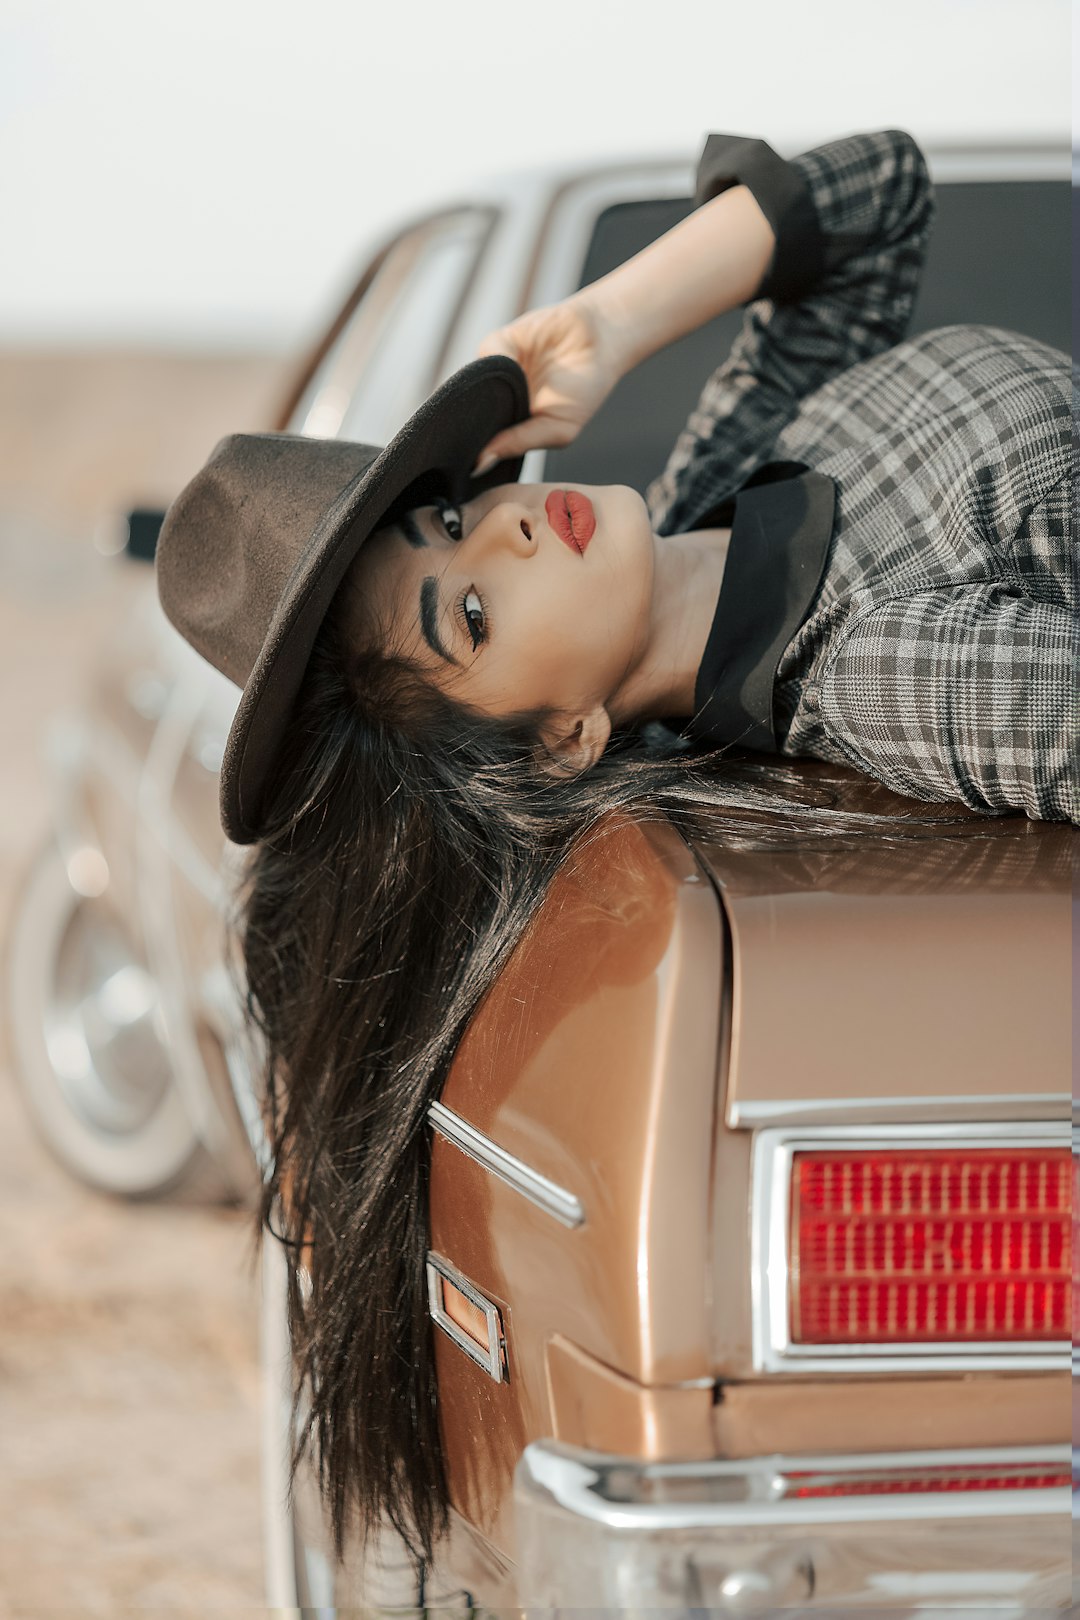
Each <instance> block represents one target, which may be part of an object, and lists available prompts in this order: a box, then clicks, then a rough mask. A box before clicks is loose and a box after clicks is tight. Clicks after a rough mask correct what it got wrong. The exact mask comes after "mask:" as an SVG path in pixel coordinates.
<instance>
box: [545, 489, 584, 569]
mask: <svg viewBox="0 0 1080 1620" xmlns="http://www.w3.org/2000/svg"><path fill="white" fill-rule="evenodd" d="M544 511H545V512H546V513H547V515H548V521H549V523H550V524H551V527H552V528H553V529H554V530H555V533H556V534H557V535H558V537H559V539H560V540H563V541H565V542H566V544H567V545H568V546H569V547H570V550H571V551H576V552H577V554H578V556H579V557H583V556H584V555H585V547H586V546H587V545H588V543H589V541H590V540H591V539H592V537H593V531H594V529H595V528H596V513H595V512H594V511H593V509H592V502H591V501H590V500H588V499H587V498H586V497H585V496H584V495H579V494H578V492H577V490H576V489H553V490H552V492H551V494H550V495H549V496H548V498H547V500H546V501H545V502H544Z"/></svg>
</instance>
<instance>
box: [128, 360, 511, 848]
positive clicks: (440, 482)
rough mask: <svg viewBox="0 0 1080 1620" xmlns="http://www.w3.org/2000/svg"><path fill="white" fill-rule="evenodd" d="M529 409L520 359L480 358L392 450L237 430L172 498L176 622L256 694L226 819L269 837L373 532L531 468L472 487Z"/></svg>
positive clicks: (224, 807)
mask: <svg viewBox="0 0 1080 1620" xmlns="http://www.w3.org/2000/svg"><path fill="white" fill-rule="evenodd" d="M528 414H529V390H528V384H527V382H526V379H525V373H524V372H523V371H522V369H521V367H520V366H519V365H518V364H517V362H516V361H515V360H512V359H511V358H510V357H509V356H508V355H489V356H485V357H484V358H482V359H479V360H473V361H470V362H469V364H468V365H465V366H462V368H461V369H460V370H459V371H456V372H455V373H454V374H453V376H451V377H448V378H447V379H446V381H445V382H444V383H441V384H440V386H439V387H438V388H437V389H436V390H435V391H434V393H432V394H431V395H430V396H429V397H428V398H427V399H426V400H425V401H424V403H423V404H422V405H421V406H420V407H419V409H418V410H417V411H416V412H414V414H413V415H412V416H411V417H410V418H409V420H408V421H407V422H406V423H405V425H404V427H403V428H402V429H401V431H400V432H399V433H397V434H395V436H394V438H393V439H392V440H391V441H390V443H389V444H388V445H386V446H385V447H380V446H379V445H371V444H356V443H353V442H352V441H349V440H345V439H312V438H307V437H305V436H304V435H301V434H291V433H234V434H230V435H229V436H228V437H227V438H224V439H222V440H221V442H220V443H219V444H218V445H216V446H215V448H214V450H213V452H212V454H211V455H210V458H209V460H208V461H207V462H206V465H205V466H204V467H202V468H201V470H200V471H199V472H198V473H196V475H195V477H194V478H193V479H192V480H191V482H190V483H189V484H188V485H187V486H186V487H185V488H184V489H183V490H182V491H181V493H180V494H179V495H178V496H177V498H176V500H175V501H173V503H172V505H171V506H170V507H169V510H168V512H167V513H166V516H165V521H164V523H163V524H162V528H161V534H160V536H159V538H158V544H157V554H156V570H157V585H158V594H159V596H160V598H161V605H162V607H163V608H164V610H165V613H166V615H167V617H168V618H169V619H170V620H171V622H172V623H173V624H174V625H175V626H176V628H177V629H178V630H179V631H180V633H181V635H182V636H184V637H185V638H186V639H187V640H188V641H189V642H190V643H191V645H192V646H193V647H194V648H196V650H197V651H198V652H200V653H201V654H202V655H203V657H204V658H206V659H208V660H209V662H210V663H211V664H213V666H214V668H215V669H218V670H220V671H221V673H222V674H223V675H227V676H228V677H229V679H230V680H232V681H235V683H236V684H237V686H240V687H242V688H243V694H242V696H241V698H240V703H239V706H238V708H237V710H236V714H235V717H234V719H233V723H232V726H231V728H230V730H229V736H228V740H227V742H226V745H225V753H224V758H223V760H222V766H221V779H220V789H219V802H220V810H221V824H222V826H223V828H224V829H225V833H226V835H227V836H228V837H229V838H230V839H232V840H233V842H234V843H238V844H250V843H254V842H255V841H256V840H257V839H258V838H259V837H260V825H261V815H260V811H261V806H262V802H263V798H264V795H265V792H266V788H267V784H268V782H269V781H270V780H271V778H272V773H273V770H274V766H275V761H276V758H277V755H278V751H279V749H280V747H281V743H282V739H283V737H284V735H285V732H286V729H287V727H288V723H289V717H290V715H291V714H292V711H293V708H294V705H295V702H296V698H297V694H298V693H299V690H300V686H301V683H302V681H303V679H304V672H305V670H306V669H307V666H308V661H309V659H310V656H311V651H312V648H313V646H314V644H315V640H316V637H317V636H318V633H319V629H320V626H321V625H322V622H323V620H324V618H325V617H326V614H327V611H328V610H329V607H330V604H331V602H332V600H333V597H334V593H335V592H336V590H337V588H338V586H339V585H340V584H341V581H342V579H343V578H344V576H345V573H346V571H347V569H348V567H349V564H350V563H351V562H352V561H353V559H354V558H355V556H356V554H357V552H358V551H359V550H360V547H361V546H362V545H363V543H364V541H365V540H366V539H367V537H368V536H369V535H370V534H371V533H372V532H373V531H374V530H375V529H377V528H380V527H382V526H383V525H385V524H387V523H393V522H395V521H396V519H397V518H398V517H400V516H401V515H402V513H404V512H407V511H408V510H409V509H410V508H411V507H413V506H420V505H423V504H424V503H425V502H427V501H430V500H431V499H433V498H434V497H436V496H438V495H443V496H446V497H447V498H448V499H450V500H451V501H460V500H464V499H468V498H471V497H472V496H474V495H477V494H479V493H481V492H482V491H483V490H485V489H488V488H492V487H494V486H495V485H496V484H504V483H516V482H517V480H518V478H519V477H520V476H521V467H522V462H523V458H522V457H520V456H518V457H512V458H510V459H508V460H506V461H500V462H498V463H497V464H496V465H495V466H494V467H492V468H491V469H490V470H489V471H488V472H486V473H485V474H484V475H483V476H482V477H480V478H472V477H471V468H472V467H473V466H474V465H475V463H476V460H477V457H478V456H479V453H480V451H481V450H482V449H483V448H484V446H485V445H486V444H487V443H488V441H489V440H491V439H492V438H494V437H495V435H496V434H497V433H500V432H502V431H504V430H505V429H506V428H508V427H511V426H512V425H513V424H514V423H515V422H520V421H522V420H524V419H525V418H526V417H527V416H528Z"/></svg>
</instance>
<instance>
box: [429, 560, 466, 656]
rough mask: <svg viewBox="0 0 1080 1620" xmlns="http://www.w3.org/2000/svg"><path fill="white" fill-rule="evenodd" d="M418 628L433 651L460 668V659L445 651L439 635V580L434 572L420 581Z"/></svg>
mask: <svg viewBox="0 0 1080 1620" xmlns="http://www.w3.org/2000/svg"><path fill="white" fill-rule="evenodd" d="M420 629H421V630H422V632H423V636H424V640H425V641H426V642H427V644H428V646H429V647H430V648H431V650H432V652H433V653H437V654H438V656H439V657H440V658H444V659H445V660H446V662H447V663H448V664H456V665H457V666H458V668H459V669H460V668H461V660H460V659H458V658H455V657H454V655H453V653H452V652H448V651H447V649H446V648H445V647H444V646H443V643H442V637H441V636H440V635H439V582H438V580H437V579H436V578H435V575H434V574H425V575H424V578H423V579H422V580H421V582H420Z"/></svg>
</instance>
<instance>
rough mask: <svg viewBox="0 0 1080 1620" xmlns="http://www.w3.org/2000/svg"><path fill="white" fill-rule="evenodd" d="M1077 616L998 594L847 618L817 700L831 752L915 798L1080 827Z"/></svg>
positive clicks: (942, 596)
mask: <svg viewBox="0 0 1080 1620" xmlns="http://www.w3.org/2000/svg"><path fill="white" fill-rule="evenodd" d="M1078 667H1080V618H1078V617H1077V615H1076V614H1074V613H1071V612H1070V611H1069V610H1068V609H1067V608H1065V607H1062V606H1060V605H1058V604H1054V603H1051V602H1047V601H1038V600H1034V599H1033V598H1031V597H1028V596H1025V595H1023V594H1022V593H1021V592H1020V591H1019V590H1017V589H1015V588H1013V587H1008V586H1003V585H1001V584H997V583H991V584H986V585H966V586H956V587H953V588H950V589H942V590H934V591H925V592H921V593H919V594H917V595H914V596H909V597H906V598H904V599H902V600H896V601H892V602H887V603H884V604H882V605H881V606H880V607H876V608H872V609H870V610H869V611H868V612H867V613H865V614H863V615H862V616H861V617H859V618H858V619H856V621H855V622H854V623H853V624H852V627H851V629H850V630H848V631H847V632H846V633H845V634H844V635H843V636H842V638H841V640H840V644H839V646H838V647H837V649H836V651H835V652H834V653H833V654H832V656H831V657H830V659H829V661H828V663H827V665H826V668H825V672H824V676H823V679H822V681H821V686H820V692H819V705H820V719H821V722H822V725H823V726H824V729H825V733H826V736H827V738H828V739H829V741H830V742H832V743H833V744H835V745H836V746H837V747H838V748H839V749H840V751H841V753H842V754H843V755H844V757H845V758H846V759H848V760H849V761H850V762H851V763H852V764H853V765H856V766H858V767H859V768H860V769H861V770H864V771H866V772H868V773H869V774H870V775H871V776H873V777H876V778H877V780H878V781H879V782H884V783H885V785H886V786H887V787H891V788H894V789H896V790H897V791H898V792H900V793H908V794H911V795H912V796H913V797H915V798H917V799H959V800H960V801H961V802H962V803H963V804H966V805H968V806H970V807H971V808H972V809H974V810H994V811H1001V810H1024V811H1026V812H1027V814H1028V815H1029V816H1032V817H1034V818H1035V819H1037V820H1046V821H1080V769H1078V758H1077V739H1078V719H1080V716H1078V713H1077V709H1078V696H1077V677H1076V671H1077V668H1078Z"/></svg>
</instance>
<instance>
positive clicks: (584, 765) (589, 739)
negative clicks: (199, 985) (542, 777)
mask: <svg viewBox="0 0 1080 1620" xmlns="http://www.w3.org/2000/svg"><path fill="white" fill-rule="evenodd" d="M541 735H542V742H543V747H542V748H540V749H539V750H538V763H539V764H540V766H541V768H542V769H543V770H545V771H547V772H549V773H550V775H552V776H580V774H581V772H582V771H588V770H591V769H592V767H593V766H594V765H595V764H596V762H597V760H598V759H599V758H600V755H601V754H602V753H603V752H604V749H605V748H606V747H607V745H608V738H609V737H610V736H611V716H610V715H609V714H608V712H607V710H606V709H605V708H604V705H603V704H602V703H597V704H596V705H595V707H594V708H592V709H590V710H589V711H588V713H587V714H579V715H577V716H576V717H574V718H572V717H570V716H568V715H558V716H556V717H555V719H554V720H552V721H551V722H550V723H549V725H548V726H547V727H545V729H544V731H543V732H542V734H541Z"/></svg>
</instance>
